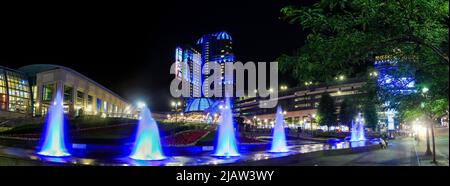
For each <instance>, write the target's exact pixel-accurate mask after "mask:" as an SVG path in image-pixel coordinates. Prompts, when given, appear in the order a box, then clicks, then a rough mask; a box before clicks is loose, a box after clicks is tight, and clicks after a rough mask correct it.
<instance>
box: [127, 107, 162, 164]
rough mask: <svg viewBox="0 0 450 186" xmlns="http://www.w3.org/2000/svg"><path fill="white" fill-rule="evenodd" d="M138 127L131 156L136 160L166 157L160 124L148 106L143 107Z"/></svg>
mask: <svg viewBox="0 0 450 186" xmlns="http://www.w3.org/2000/svg"><path fill="white" fill-rule="evenodd" d="M137 127H138V129H137V131H136V140H135V143H134V149H133V151H132V153H131V155H130V158H132V159H136V160H163V159H165V158H166V157H165V156H164V154H163V151H162V148H161V141H160V138H159V130H158V125H157V124H156V121H155V120H154V119H153V117H152V115H151V113H150V110H149V109H148V108H147V107H143V109H142V111H141V113H140V115H139V123H138V126H137Z"/></svg>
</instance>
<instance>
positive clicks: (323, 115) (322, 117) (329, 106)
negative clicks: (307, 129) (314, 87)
mask: <svg viewBox="0 0 450 186" xmlns="http://www.w3.org/2000/svg"><path fill="white" fill-rule="evenodd" d="M317 114H318V115H319V117H318V122H319V125H321V126H328V127H330V126H333V125H334V124H335V123H336V108H335V105H334V100H333V98H332V97H331V96H330V94H328V93H325V94H323V95H322V97H321V98H320V101H319V106H318V107H317Z"/></svg>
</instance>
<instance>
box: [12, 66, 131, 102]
mask: <svg viewBox="0 0 450 186" xmlns="http://www.w3.org/2000/svg"><path fill="white" fill-rule="evenodd" d="M39 66H40V67H49V69H46V70H42V71H36V72H35V73H36V74H37V73H41V72H45V71H48V70H54V69H58V68H59V69H64V70H67V71H69V72H71V73H74V74H76V75H78V76H80V77H82V78H85V79H86V80H88V81H89V82H90V83H92V84H94V85H96V86H98V87H100V88H102V89H104V90H106V91H107V92H108V93H110V94H112V95H113V96H116V97H117V98H119V99H121V100H122V101H123V102H125V103H129V104H130V102H129V101H128V100H127V99H125V98H123V97H121V96H119V95H118V94H116V93H115V92H113V91H112V90H110V89H108V88H106V87H105V86H103V85H101V84H100V83H97V82H96V81H94V80H92V79H91V78H89V77H87V76H85V75H83V74H81V73H79V72H77V71H75V70H73V69H71V68H69V67H65V66H61V65H55V64H33V65H26V66H23V67H20V68H19V69H18V70H17V71H19V72H22V73H25V72H24V71H26V69H27V68H33V67H39Z"/></svg>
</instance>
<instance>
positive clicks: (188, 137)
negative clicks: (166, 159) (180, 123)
mask: <svg viewBox="0 0 450 186" xmlns="http://www.w3.org/2000/svg"><path fill="white" fill-rule="evenodd" d="M207 133H208V131H207V130H191V131H186V132H181V133H178V134H175V135H173V136H168V137H166V138H165V139H164V142H165V143H164V144H165V145H190V144H193V143H195V142H197V141H198V140H200V138H202V137H203V136H205V135H206V134H207Z"/></svg>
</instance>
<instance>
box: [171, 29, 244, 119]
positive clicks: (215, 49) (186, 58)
mask: <svg viewBox="0 0 450 186" xmlns="http://www.w3.org/2000/svg"><path fill="white" fill-rule="evenodd" d="M232 44H233V41H232V38H231V36H230V35H229V34H228V33H227V32H217V33H212V34H205V35H203V36H202V37H201V38H200V39H198V40H197V42H196V45H195V47H190V46H183V47H177V48H176V49H175V62H176V73H175V76H176V78H180V79H184V80H186V81H188V82H189V83H190V85H191V89H190V97H189V98H186V101H185V103H186V105H185V112H201V111H205V110H206V109H208V108H209V107H210V106H211V105H213V103H214V101H215V100H218V99H216V98H214V97H212V96H210V95H209V92H208V90H202V87H203V84H210V83H211V82H208V79H207V78H208V77H209V75H208V74H205V75H203V72H202V70H203V69H209V68H211V67H210V65H209V64H208V63H217V64H219V65H220V66H221V76H220V77H221V79H220V80H219V81H220V84H221V85H222V93H224V92H225V87H224V85H225V84H233V79H232V76H226V75H225V63H228V62H229V63H233V62H234V61H235V58H234V54H233V47H232ZM182 65H187V66H188V69H189V72H187V71H186V72H183V70H182V68H181V66H182ZM195 74H200V75H199V76H198V75H197V76H196V75H195ZM213 86H214V85H211V88H213Z"/></svg>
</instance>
